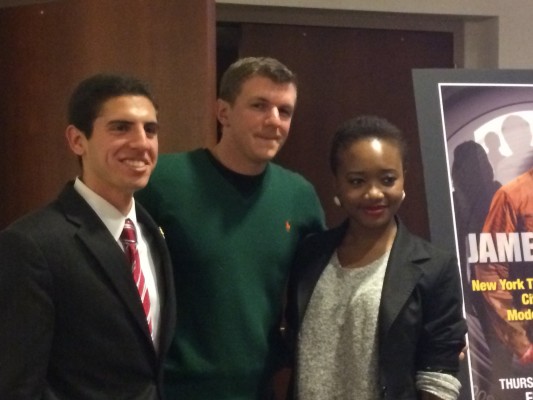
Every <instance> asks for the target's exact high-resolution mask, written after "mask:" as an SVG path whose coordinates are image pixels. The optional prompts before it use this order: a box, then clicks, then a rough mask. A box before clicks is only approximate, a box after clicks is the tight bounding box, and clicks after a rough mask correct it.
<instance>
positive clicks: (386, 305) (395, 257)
mask: <svg viewBox="0 0 533 400" xmlns="http://www.w3.org/2000/svg"><path fill="white" fill-rule="evenodd" d="M427 257H428V254H427V253H426V252H425V251H422V250H421V249H420V248H419V247H418V246H416V242H414V241H413V235H411V234H410V233H409V232H408V231H407V229H406V228H405V227H404V226H403V225H402V224H401V223H400V222H398V233H397V235H396V239H395V240H394V244H393V246H392V249H391V253H390V256H389V263H388V265H387V271H386V273H385V280H384V282H383V290H382V293H381V304H380V332H381V334H382V335H383V336H385V335H386V334H387V333H388V331H389V329H390V327H391V326H392V324H393V322H394V320H395V319H396V318H397V317H398V314H399V313H400V310H401V309H402V307H403V306H404V304H405V303H406V302H407V299H408V298H409V296H410V295H411V293H412V291H413V289H414V287H415V285H416V283H417V282H418V280H419V279H420V277H421V276H422V274H423V272H422V270H421V269H420V268H419V267H418V265H417V263H416V261H417V260H420V259H424V258H427Z"/></svg>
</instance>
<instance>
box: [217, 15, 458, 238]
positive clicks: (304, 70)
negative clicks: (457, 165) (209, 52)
mask: <svg viewBox="0 0 533 400" xmlns="http://www.w3.org/2000/svg"><path fill="white" fill-rule="evenodd" d="M220 27H221V31H227V30H228V29H229V30H231V29H233V30H238V31H239V32H238V34H234V35H227V34H226V35H225V37H232V38H235V37H237V38H239V40H238V41H237V42H236V46H237V47H238V51H237V52H236V53H237V54H238V55H239V56H271V57H275V58H278V59H279V60H280V61H282V62H283V63H285V64H286V65H287V66H288V67H289V68H291V69H292V70H293V71H294V72H296V73H297V75H298V81H299V89H298V104H297V109H296V114H295V117H294V120H293V125H292V128H291V133H290V135H289V139H288V141H287V143H286V145H285V147H284V148H283V149H282V151H281V152H280V154H279V156H278V158H277V162H279V163H280V164H282V165H284V166H286V167H288V168H290V169H293V170H296V171H298V172H300V173H302V174H303V175H304V176H305V177H307V178H308V179H309V180H310V181H311V182H312V183H313V184H314V185H315V187H316V188H317V191H318V194H319V196H320V198H321V201H322V204H323V206H324V209H325V211H326V214H327V219H328V223H329V225H335V224H337V223H339V222H340V221H341V220H342V219H343V218H344V215H343V213H342V211H341V210H339V209H338V208H337V207H335V206H334V204H333V201H332V198H333V196H334V192H333V184H332V177H331V174H330V171H329V166H328V151H329V142H330V139H331V137H332V134H333V132H334V131H335V129H336V128H337V127H338V125H339V124H340V123H341V122H343V121H344V120H346V119H348V118H351V117H353V116H356V115H359V114H373V115H379V116H382V117H385V118H387V119H388V120H389V121H391V122H392V123H394V124H395V125H397V126H398V127H399V128H400V129H402V130H403V131H404V132H405V133H406V136H407V138H408V140H409V143H410V145H409V154H410V163H409V166H408V172H407V177H406V189H405V191H406V193H407V197H406V201H405V203H404V205H403V206H402V209H401V210H400V215H401V217H402V219H403V220H404V221H405V223H406V224H407V225H408V226H409V227H410V229H411V230H412V231H413V232H415V233H417V234H419V235H421V236H423V237H426V238H428V237H429V228H428V217H427V212H426V197H425V188H424V179H423V172H422V162H421V154H420V147H419V139H418V133H417V123H416V121H417V120H416V111H415V101H414V93H413V85H412V78H411V70H412V69H413V68H433V67H438V68H450V67H452V66H453V35H452V34H451V33H444V32H422V31H414V30H413V31H405V30H383V29H353V28H331V27H315V26H291V25H275V24H257V23H243V24H233V25H227V24H224V25H223V24H221V25H220ZM226 33H227V32H226ZM218 45H219V52H220V49H222V50H224V49H225V48H228V46H226V47H224V46H223V44H221V43H220V42H219V43H218ZM229 48H231V46H230V47H229ZM220 57H222V55H220Z"/></svg>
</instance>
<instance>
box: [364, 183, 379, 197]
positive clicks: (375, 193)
mask: <svg viewBox="0 0 533 400" xmlns="http://www.w3.org/2000/svg"><path fill="white" fill-rule="evenodd" d="M382 197H383V191H382V190H381V189H380V188H379V187H378V186H376V185H372V186H370V188H369V189H368V191H367V192H366V198H367V199H381V198H382Z"/></svg>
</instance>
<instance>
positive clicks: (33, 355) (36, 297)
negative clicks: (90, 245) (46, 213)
mask: <svg viewBox="0 0 533 400" xmlns="http://www.w3.org/2000/svg"><path fill="white" fill-rule="evenodd" d="M51 293H52V280H51V275H50V273H49V270H48V268H47V262H46V260H45V257H44V255H43V254H42V252H41V251H40V249H39V247H38V246H37V245H36V243H35V242H34V241H33V240H31V239H30V238H28V237H27V236H26V235H23V234H20V233H18V232H17V231H16V230H6V231H3V232H1V233H0V309H1V310H2V318H1V319H0V321H1V322H0V343H1V350H0V398H1V399H7V398H17V399H18V398H20V399H22V398H24V399H40V398H41V394H42V391H43V389H44V385H45V378H46V371H47V365H48V358H49V353H50V348H51V345H52V333H53V321H54V305H53V301H52V297H51Z"/></svg>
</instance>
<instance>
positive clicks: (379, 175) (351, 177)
mask: <svg viewBox="0 0 533 400" xmlns="http://www.w3.org/2000/svg"><path fill="white" fill-rule="evenodd" d="M403 185H404V171H403V164H402V154H401V152H400V149H399V148H398V146H397V144H396V143H395V142H394V141H391V140H383V139H377V138H374V137H370V138H365V139H360V140H356V141H353V142H351V143H350V144H349V145H348V146H347V147H345V148H341V149H339V150H338V166H337V170H336V173H335V186H336V190H337V196H338V197H339V199H340V201H341V204H342V207H343V208H344V209H345V210H346V212H347V213H348V216H349V218H350V223H351V226H352V227H353V228H355V229H359V230H376V229H387V228H389V227H391V226H393V224H394V215H395V214H396V212H397V211H398V208H399V207H400V204H401V203H402V199H403V187H404V186H403Z"/></svg>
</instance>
